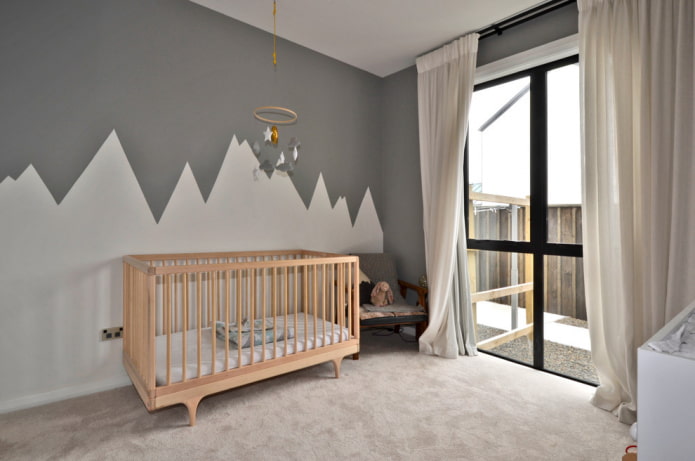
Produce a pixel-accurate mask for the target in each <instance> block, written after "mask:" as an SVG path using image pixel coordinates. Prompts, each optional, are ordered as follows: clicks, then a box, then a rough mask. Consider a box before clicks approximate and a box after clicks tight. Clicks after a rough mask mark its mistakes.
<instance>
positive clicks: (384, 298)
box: [371, 282, 393, 307]
mask: <svg viewBox="0 0 695 461" xmlns="http://www.w3.org/2000/svg"><path fill="white" fill-rule="evenodd" d="M371 301H372V305H374V306H376V307H382V306H388V305H389V304H391V303H393V292H392V291H391V287H390V286H389V284H388V283H386V282H379V283H377V284H376V285H374V289H373V290H372V297H371Z"/></svg>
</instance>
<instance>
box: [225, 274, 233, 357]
mask: <svg viewBox="0 0 695 461" xmlns="http://www.w3.org/2000/svg"><path fill="white" fill-rule="evenodd" d="M231 277H232V271H225V272H224V293H225V299H224V301H225V306H224V369H225V370H229V311H230V310H231V308H232V300H231V296H232V286H231V280H230V279H231Z"/></svg>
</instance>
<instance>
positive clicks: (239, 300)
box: [236, 269, 244, 368]
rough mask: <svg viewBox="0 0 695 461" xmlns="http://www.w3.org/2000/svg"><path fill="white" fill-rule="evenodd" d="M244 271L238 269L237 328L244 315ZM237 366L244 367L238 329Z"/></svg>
mask: <svg viewBox="0 0 695 461" xmlns="http://www.w3.org/2000/svg"><path fill="white" fill-rule="evenodd" d="M243 273H244V270H243V269H239V270H237V271H236V325H237V328H239V325H241V316H242V312H241V309H242V304H241V300H242V297H241V294H242V293H241V287H242V284H241V282H242V275H243ZM237 353H238V355H237V364H238V365H237V366H238V367H239V368H241V367H242V363H241V341H240V340H239V331H237Z"/></svg>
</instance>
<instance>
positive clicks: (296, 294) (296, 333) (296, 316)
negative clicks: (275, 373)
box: [293, 266, 299, 353]
mask: <svg viewBox="0 0 695 461" xmlns="http://www.w3.org/2000/svg"><path fill="white" fill-rule="evenodd" d="M293 312H294V352H295V353H297V343H298V342H299V266H294V311H293Z"/></svg>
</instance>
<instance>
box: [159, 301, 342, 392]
mask: <svg viewBox="0 0 695 461" xmlns="http://www.w3.org/2000/svg"><path fill="white" fill-rule="evenodd" d="M305 315H306V320H305ZM286 318H287V326H288V327H292V328H293V329H294V330H295V331H294V338H289V339H287V340H286V341H277V342H276V343H275V344H273V343H272V342H271V343H267V344H265V348H264V347H263V346H262V345H261V346H255V347H254V348H253V356H252V354H251V348H250V347H249V348H242V349H241V366H245V365H250V364H251V363H258V362H262V361H267V360H272V359H274V358H279V357H283V356H284V355H285V354H287V355H290V354H294V353H297V352H302V351H306V350H311V349H316V348H319V347H324V346H328V345H330V344H334V343H337V342H340V341H347V340H348V339H349V332H348V329H347V328H346V327H343V328H341V327H340V326H339V325H336V324H332V323H330V322H326V321H323V320H321V319H315V318H314V316H312V315H311V314H304V313H299V314H296V318H297V319H296V324H295V315H294V314H291V315H288V316H287V317H286ZM315 320H316V335H314V321H315ZM276 323H277V326H276V328H277V331H283V330H284V325H285V317H278V318H277V319H276ZM341 336H342V339H341ZM213 341H215V347H216V350H215V360H214V364H215V372H220V371H224V370H225V344H224V339H219V338H217V337H216V335H215V330H214V328H203V329H201V348H200V351H201V361H200V376H205V375H209V374H211V373H212V365H213V360H212V343H213ZM285 343H287V344H285ZM155 344H156V358H157V372H156V378H157V385H158V386H162V385H166V384H167V369H166V368H167V336H166V335H160V336H157V337H156V340H155ZM237 367H239V352H238V349H237V346H236V344H234V343H229V366H228V367H227V369H228V370H231V369H234V368H237ZM185 368H186V379H191V378H195V377H198V375H199V374H198V330H197V329H192V330H188V331H187V332H186V363H185ZM183 369H184V363H183V333H182V332H178V333H173V334H172V335H171V383H177V382H181V381H182V376H183Z"/></svg>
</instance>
